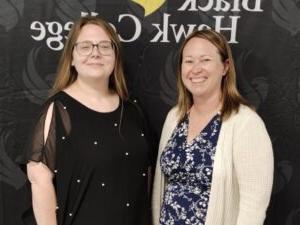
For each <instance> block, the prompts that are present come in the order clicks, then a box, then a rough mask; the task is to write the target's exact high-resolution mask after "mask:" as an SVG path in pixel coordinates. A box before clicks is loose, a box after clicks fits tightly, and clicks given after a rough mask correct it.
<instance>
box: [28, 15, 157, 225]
mask: <svg viewBox="0 0 300 225" xmlns="http://www.w3.org/2000/svg"><path fill="white" fill-rule="evenodd" d="M146 137H147V128H146V123H145V120H144V118H143V115H142V113H141V111H140V109H139V108H138V107H137V105H136V103H134V102H131V101H129V100H128V97H127V89H126V84H125V79H124V74H123V68H122V64H121V56H120V43H119V40H118V37H117V34H116V33H115V31H114V30H113V29H112V27H111V26H110V25H109V24H108V23H106V22H105V21H103V20H101V19H99V18H96V17H83V18H81V19H79V21H77V22H76V23H75V24H74V25H73V28H72V30H71V31H70V33H69V37H68V40H67V42H66V44H65V48H64V51H63V53H62V56H61V59H60V64H59V69H58V75H57V78H56V81H55V83H54V87H53V95H52V97H50V99H49V100H48V101H47V102H46V104H45V106H44V108H43V110H42V112H41V114H40V116H39V119H38V120H37V122H36V124H35V127H34V132H33V135H32V139H31V142H30V151H29V161H28V164H27V172H28V178H29V180H30V183H31V189H32V206H33V212H34V215H35V219H36V222H37V224H38V225H99V224H103V225H126V224H127V225H134V224H137V225H148V224H149V223H150V218H149V201H148V193H147V192H148V187H149V179H148V178H149V177H150V174H149V171H150V169H149V167H150V161H151V160H150V148H149V145H148V141H147V139H146Z"/></svg>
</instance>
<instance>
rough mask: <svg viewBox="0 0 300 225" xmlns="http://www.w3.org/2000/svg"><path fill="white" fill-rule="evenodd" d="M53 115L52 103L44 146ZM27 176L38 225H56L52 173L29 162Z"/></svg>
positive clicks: (37, 164)
mask: <svg viewBox="0 0 300 225" xmlns="http://www.w3.org/2000/svg"><path fill="white" fill-rule="evenodd" d="M52 115H53V103H51V104H50V106H49V108H48V110H47V114H46V118H45V123H44V137H43V139H44V145H45V144H46V141H47V138H48V134H49V130H50V124H51V120H52ZM27 175H28V179H29V181H30V183H31V190H32V207H33V212H34V215H35V219H36V222H37V224H38V225H57V221H56V194H55V190H54V185H53V173H52V172H51V171H50V169H49V168H48V167H47V166H46V165H45V164H44V163H42V162H34V161H29V163H28V164H27Z"/></svg>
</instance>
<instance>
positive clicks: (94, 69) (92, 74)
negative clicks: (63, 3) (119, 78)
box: [72, 24, 116, 83]
mask: <svg viewBox="0 0 300 225" xmlns="http://www.w3.org/2000/svg"><path fill="white" fill-rule="evenodd" d="M81 42H91V43H93V44H98V43H99V42H101V43H105V42H111V40H110V38H109V36H108V35H107V33H106V32H105V31H104V29H103V28H102V27H100V26H98V25H95V24H87V25H84V26H83V27H82V29H81V31H80V33H79V36H78V38H77V41H76V43H81ZM98 47H99V46H98ZM98 47H96V46H94V47H93V50H92V52H91V54H90V55H87V56H86V55H82V54H80V52H79V51H77V49H76V47H74V49H73V53H72V66H74V67H75V69H76V71H77V73H78V77H77V78H78V79H94V80H102V81H104V82H107V83H108V82H109V77H110V75H111V74H112V72H113V70H114V67H115V60H116V59H115V58H116V57H115V52H114V51H112V53H111V54H109V55H107V54H105V55H102V54H101V53H100V52H99V51H98Z"/></svg>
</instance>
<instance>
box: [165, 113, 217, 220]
mask: <svg viewBox="0 0 300 225" xmlns="http://www.w3.org/2000/svg"><path fill="white" fill-rule="evenodd" d="M188 124H189V122H188V116H186V118H185V119H184V120H183V121H182V122H181V123H179V124H178V125H177V127H176V128H175V130H174V132H173V134H172V136H171V138H170V140H169V141H168V143H167V146H166V148H165V150H164V151H163V153H162V156H161V159H160V164H161V168H162V171H163V173H164V175H165V176H166V178H167V186H166V189H165V194H164V200H163V205H162V210H161V216H160V224H161V225H185V224H189V225H203V224H204V223H205V218H206V212H207V208H208V200H209V194H210V187H211V180H212V172H213V162H214V156H215V151H216V145H217V141H218V136H219V132H220V128H221V118H220V115H219V114H217V115H216V116H214V117H213V118H212V119H211V121H210V122H209V123H208V124H207V125H206V127H205V128H204V129H203V130H202V131H201V132H200V134H199V135H198V136H197V137H196V138H194V139H193V140H192V141H191V143H187V134H188Z"/></svg>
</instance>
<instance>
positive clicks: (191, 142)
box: [185, 112, 221, 146]
mask: <svg viewBox="0 0 300 225" xmlns="http://www.w3.org/2000/svg"><path fill="white" fill-rule="evenodd" d="M220 115H221V113H220V112H217V113H216V114H215V115H214V116H213V117H212V118H211V119H210V120H209V121H208V123H207V124H206V125H205V126H204V127H203V129H202V130H200V132H199V133H198V134H197V135H196V136H195V137H194V138H193V139H191V140H190V141H188V129H189V124H190V121H189V120H190V116H189V114H187V115H186V119H185V122H186V124H187V126H186V134H185V143H186V146H192V145H193V144H194V142H195V141H196V140H197V139H198V138H199V137H200V136H202V135H203V133H205V132H206V131H207V129H209V128H210V127H211V125H212V123H213V122H214V121H215V120H217V119H219V118H220Z"/></svg>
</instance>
